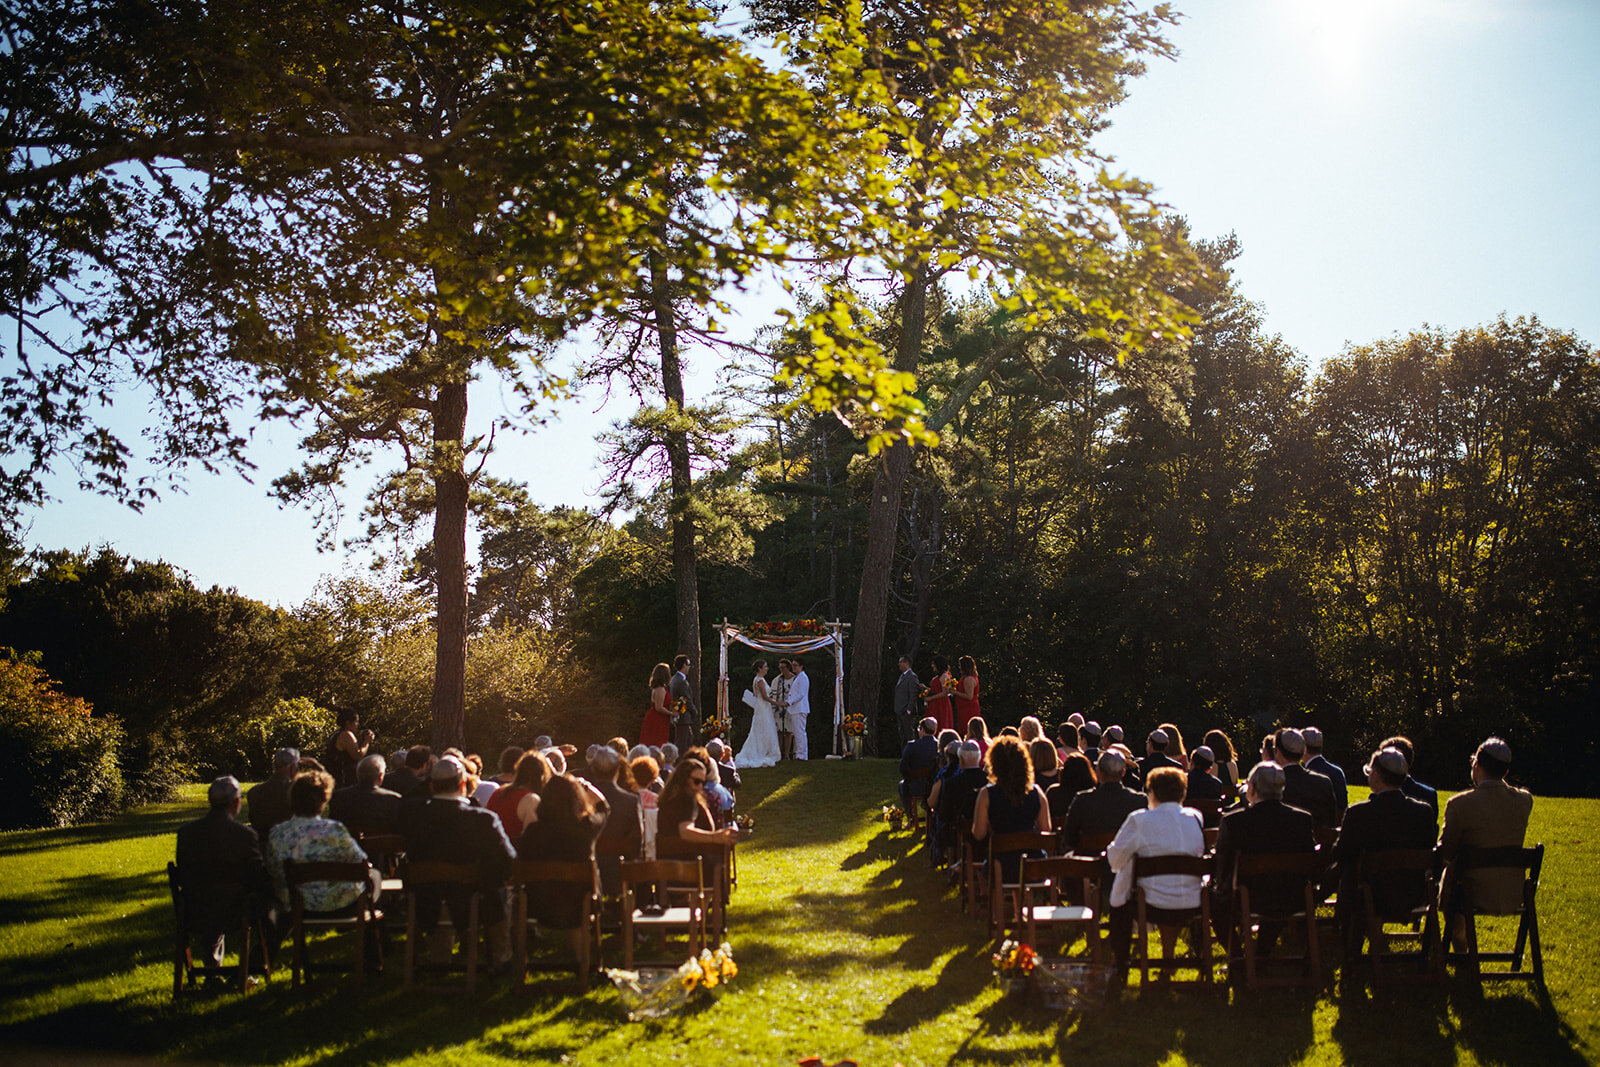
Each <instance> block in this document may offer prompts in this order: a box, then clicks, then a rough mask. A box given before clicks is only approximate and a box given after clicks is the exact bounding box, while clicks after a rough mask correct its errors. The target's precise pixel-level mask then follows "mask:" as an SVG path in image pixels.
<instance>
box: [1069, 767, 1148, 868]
mask: <svg viewBox="0 0 1600 1067" xmlns="http://www.w3.org/2000/svg"><path fill="white" fill-rule="evenodd" d="M1095 769H1096V770H1097V771H1098V772H1099V776H1100V784H1099V785H1097V786H1095V787H1094V788H1093V789H1085V790H1084V791H1083V792H1081V793H1079V794H1078V795H1077V796H1075V797H1073V798H1072V804H1071V806H1070V807H1068V808H1067V822H1066V826H1064V827H1063V828H1062V834H1061V843H1062V845H1063V847H1064V848H1065V850H1066V851H1067V852H1072V851H1073V850H1075V849H1076V848H1077V847H1078V839H1079V838H1081V837H1082V836H1083V835H1084V834H1114V833H1116V832H1117V831H1118V830H1120V829H1122V823H1123V820H1125V819H1127V817H1128V816H1129V815H1131V814H1133V813H1134V812H1136V811H1143V810H1144V809H1145V808H1147V807H1149V802H1148V801H1147V800H1146V799H1145V795H1144V794H1143V793H1135V792H1134V791H1133V790H1131V789H1128V788H1125V787H1124V786H1123V784H1122V779H1123V776H1124V775H1125V774H1126V773H1127V770H1128V763H1127V761H1126V760H1124V759H1123V758H1122V753H1120V752H1102V753H1101V754H1100V762H1099V764H1098V765H1097V766H1096V768H1095Z"/></svg>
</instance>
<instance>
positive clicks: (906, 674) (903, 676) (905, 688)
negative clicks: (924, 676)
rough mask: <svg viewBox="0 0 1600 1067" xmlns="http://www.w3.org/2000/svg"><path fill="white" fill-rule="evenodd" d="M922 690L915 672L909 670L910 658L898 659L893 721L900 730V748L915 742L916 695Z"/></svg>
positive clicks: (902, 657)
mask: <svg viewBox="0 0 1600 1067" xmlns="http://www.w3.org/2000/svg"><path fill="white" fill-rule="evenodd" d="M921 689H922V683H921V682H920V681H919V680H918V679H917V672H916V671H914V670H912V669H911V657H910V656H901V657H900V677H899V678H896V679H895V683H894V721H895V725H897V726H898V727H899V728H900V744H901V746H902V747H904V746H905V745H909V744H910V743H911V742H912V741H914V740H916V736H917V693H918V692H920V691H921Z"/></svg>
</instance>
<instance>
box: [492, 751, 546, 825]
mask: <svg viewBox="0 0 1600 1067" xmlns="http://www.w3.org/2000/svg"><path fill="white" fill-rule="evenodd" d="M550 777H551V771H550V764H549V763H547V762H546V761H545V758H544V757H543V756H541V755H540V754H539V753H537V752H523V753H522V755H521V756H519V757H517V763H516V766H515V767H513V768H512V770H511V784H510V785H503V786H501V787H500V788H499V789H496V790H495V791H494V795H493V796H491V797H490V798H489V803H487V804H485V805H484V807H485V808H487V809H489V810H490V811H492V812H494V814H495V815H496V817H498V818H499V820H500V828H501V829H502V830H504V831H505V832H506V838H507V840H511V841H515V840H517V839H518V838H520V837H521V836H522V828H523V827H524V826H526V825H527V824H528V823H530V822H532V821H533V820H534V819H535V818H537V813H538V811H539V801H540V794H541V793H543V792H544V787H545V783H546V782H548V781H550Z"/></svg>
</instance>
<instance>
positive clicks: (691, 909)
mask: <svg viewBox="0 0 1600 1067" xmlns="http://www.w3.org/2000/svg"><path fill="white" fill-rule="evenodd" d="M620 878H621V881H622V965H623V967H625V968H627V969H629V970H632V969H633V953H634V940H635V936H636V935H637V934H640V933H649V934H652V935H654V936H656V937H657V938H658V939H660V941H661V943H662V948H663V951H665V944H664V941H665V937H666V935H667V934H668V933H669V932H671V931H673V930H682V931H683V932H684V935H685V937H687V938H688V941H689V954H690V955H691V956H695V955H699V953H700V950H701V949H702V948H705V947H706V920H707V915H708V912H709V911H710V904H709V902H708V900H707V895H706V887H705V875H704V871H703V866H702V864H701V861H700V857H698V856H696V857H694V858H693V859H686V860H642V861H639V862H637V863H632V862H628V861H626V860H624V861H623V863H622V867H621V872H620ZM641 885H644V886H650V887H651V888H650V890H649V892H648V893H647V894H646V898H645V901H644V902H643V903H641V902H640V900H639V899H638V895H637V890H636V888H635V887H637V886H641ZM669 887H675V894H676V895H677V896H678V898H679V899H682V900H684V903H682V904H673V903H671V902H670V901H669V896H668V889H669ZM689 887H693V888H692V889H690V888H689ZM671 962H673V963H682V962H683V960H682V959H681V958H680V959H677V960H673V961H671Z"/></svg>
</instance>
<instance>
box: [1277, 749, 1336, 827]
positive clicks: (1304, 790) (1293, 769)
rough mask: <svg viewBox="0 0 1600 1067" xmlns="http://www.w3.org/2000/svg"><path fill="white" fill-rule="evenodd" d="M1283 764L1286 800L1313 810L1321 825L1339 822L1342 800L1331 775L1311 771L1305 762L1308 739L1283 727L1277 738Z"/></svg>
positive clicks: (1296, 805) (1279, 758)
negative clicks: (1337, 796) (1331, 779)
mask: <svg viewBox="0 0 1600 1067" xmlns="http://www.w3.org/2000/svg"><path fill="white" fill-rule="evenodd" d="M1273 748H1274V752H1275V755H1276V759H1277V763H1278V766H1279V767H1282V768H1283V778H1284V787H1283V802H1284V803H1285V804H1288V805H1289V806H1290V807H1294V808H1299V809H1300V810H1301V811H1309V812H1310V813H1311V817H1312V818H1313V819H1315V820H1316V823H1317V825H1318V826H1319V827H1327V828H1329V829H1333V828H1337V827H1338V825H1339V801H1338V799H1337V798H1336V797H1335V796H1334V792H1333V783H1332V782H1331V781H1329V780H1328V777H1327V775H1324V774H1318V773H1317V772H1315V771H1308V770H1306V769H1305V767H1304V766H1303V765H1302V764H1301V762H1300V761H1301V760H1303V759H1304V758H1305V755H1306V739H1305V735H1303V734H1302V733H1301V732H1300V731H1299V730H1292V729H1287V728H1286V729H1283V730H1279V731H1278V734H1277V737H1276V738H1275V739H1274V741H1273Z"/></svg>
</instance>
